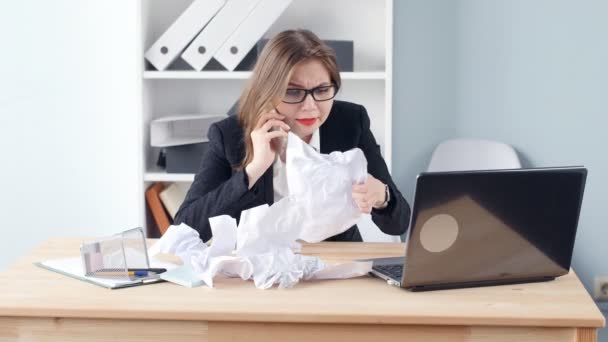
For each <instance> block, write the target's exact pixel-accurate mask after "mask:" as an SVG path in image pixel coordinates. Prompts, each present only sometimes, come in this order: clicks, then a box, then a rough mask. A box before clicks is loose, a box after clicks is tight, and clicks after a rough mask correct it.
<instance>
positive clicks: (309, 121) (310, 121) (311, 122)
mask: <svg viewBox="0 0 608 342" xmlns="http://www.w3.org/2000/svg"><path fill="white" fill-rule="evenodd" d="M296 121H297V122H299V123H301V124H302V125H304V126H312V125H314V124H315V123H316V122H317V118H308V119H296Z"/></svg>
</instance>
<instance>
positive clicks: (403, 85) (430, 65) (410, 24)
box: [392, 0, 458, 203]
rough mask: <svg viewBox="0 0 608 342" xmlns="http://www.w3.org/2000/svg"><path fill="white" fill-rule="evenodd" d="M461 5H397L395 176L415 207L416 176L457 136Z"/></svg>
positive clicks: (437, 1) (431, 0)
mask: <svg viewBox="0 0 608 342" xmlns="http://www.w3.org/2000/svg"><path fill="white" fill-rule="evenodd" d="M457 15H458V2H456V1H453V0H447V1H446V0H424V1H422V0H405V1H395V2H394V49H395V50H394V55H393V69H394V79H393V82H394V83H393V151H394V152H393V168H392V175H393V178H394V179H395V182H396V183H397V184H398V186H399V189H400V190H401V191H402V192H403V195H404V197H405V198H406V199H407V200H408V201H409V203H411V200H412V198H413V192H414V186H415V178H416V175H417V174H418V173H419V172H421V171H424V170H425V169H426V168H427V166H428V162H429V160H430V154H431V152H432V150H433V148H434V147H435V146H436V145H437V144H438V143H439V142H440V141H442V140H443V139H445V137H447V136H450V135H451V134H452V127H454V126H455V125H456V115H455V109H456V107H457V105H456V100H457V99H456V93H455V92H454V89H455V87H456V82H457V78H456V76H457V71H458V68H457V67H458V60H457V59H456V57H457V54H456V51H457V49H458V35H457V31H456V30H455V29H456V28H457V23H458V22H457V19H458V16H457Z"/></svg>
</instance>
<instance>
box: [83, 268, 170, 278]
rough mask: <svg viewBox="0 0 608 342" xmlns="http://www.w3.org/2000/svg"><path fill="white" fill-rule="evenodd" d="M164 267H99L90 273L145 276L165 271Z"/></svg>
mask: <svg viewBox="0 0 608 342" xmlns="http://www.w3.org/2000/svg"><path fill="white" fill-rule="evenodd" d="M166 271H167V270H166V269H164V268H129V269H127V270H126V271H120V270H116V269H112V270H110V269H101V270H97V271H95V272H93V273H92V275H95V276H125V275H127V276H129V277H147V276H151V275H156V274H160V273H163V272H166Z"/></svg>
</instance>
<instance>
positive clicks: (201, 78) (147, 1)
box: [140, 0, 393, 227]
mask: <svg viewBox="0 0 608 342" xmlns="http://www.w3.org/2000/svg"><path fill="white" fill-rule="evenodd" d="M140 1H141V6H140V7H141V14H142V16H141V25H142V48H141V50H142V59H141V60H142V68H141V70H143V72H142V74H141V75H140V78H141V82H142V100H143V106H142V115H141V116H140V117H141V118H142V122H141V132H140V133H141V137H142V148H141V151H142V155H141V161H142V170H141V180H142V184H141V193H142V196H143V193H144V191H145V189H146V188H147V187H148V186H149V185H151V184H152V183H153V182H192V180H193V179H194V175H193V174H170V173H166V172H164V170H161V169H159V168H158V167H156V166H155V161H156V159H157V156H158V153H159V149H157V148H153V147H151V146H150V144H149V142H150V135H149V134H150V129H149V125H150V121H151V120H153V119H155V118H158V117H161V116H167V115H177V114H188V113H201V114H203V113H205V114H224V113H227V112H228V110H229V108H230V107H231V106H232V105H233V104H234V103H235V101H236V100H237V99H238V96H239V95H240V92H241V90H242V89H243V87H244V85H245V81H246V80H247V79H248V78H249V77H250V75H251V72H248V71H238V72H228V71H202V72H197V71H193V70H187V68H183V67H180V65H184V64H185V63H181V64H180V62H179V61H178V62H177V63H175V64H174V65H177V67H175V68H170V70H167V71H155V70H153V68H151V67H150V66H149V65H148V64H147V63H145V61H144V59H143V51H146V49H147V48H148V47H149V46H151V45H152V44H153V43H154V41H155V40H156V39H157V38H158V37H159V36H160V35H161V34H162V33H163V32H164V31H165V30H166V29H167V28H168V27H169V26H170V25H171V23H172V22H173V21H174V20H175V19H177V17H178V16H179V15H180V14H181V13H182V12H183V10H184V9H186V8H187V7H188V5H189V4H190V3H191V2H192V0H171V1H166V0H140ZM362 23H364V25H362ZM293 28H305V29H310V30H311V31H313V32H315V33H316V34H317V35H318V36H319V37H320V38H321V39H327V40H330V39H335V40H352V41H353V42H354V70H355V71H354V72H342V73H341V76H342V79H343V82H342V83H343V84H342V88H341V89H340V93H339V94H338V96H337V99H341V100H346V101H351V102H355V103H360V104H362V105H364V106H365V107H366V109H367V111H368V113H369V115H370V118H371V125H372V132H373V133H374V136H375V137H376V139H377V141H378V143H379V144H380V146H381V149H382V153H383V155H384V158H385V160H386V162H387V164H388V166H389V170H390V167H391V157H392V151H391V139H392V137H391V124H392V73H393V71H392V53H393V1H392V0H358V1H356V2H353V1H352V0H332V1H326V0H293V1H292V3H291V4H290V5H289V7H288V8H287V10H286V11H285V12H284V13H283V14H282V16H281V17H280V18H279V19H278V20H277V21H276V22H275V23H274V24H273V25H272V26H271V27H270V29H269V30H268V32H266V34H265V38H271V37H272V36H274V35H275V34H276V33H278V32H281V31H283V30H286V29H293ZM171 69H183V70H171ZM148 219H149V218H147V217H146V214H145V205H144V206H143V207H142V208H141V221H142V226H144V227H146V226H147V225H146V222H147V220H148Z"/></svg>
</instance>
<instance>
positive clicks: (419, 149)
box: [393, 0, 608, 341]
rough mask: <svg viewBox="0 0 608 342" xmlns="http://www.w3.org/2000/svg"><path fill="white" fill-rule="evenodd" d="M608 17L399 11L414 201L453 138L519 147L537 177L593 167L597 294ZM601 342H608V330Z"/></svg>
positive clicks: (580, 264)
mask: <svg viewBox="0 0 608 342" xmlns="http://www.w3.org/2000/svg"><path fill="white" fill-rule="evenodd" d="M446 9H447V10H446ZM607 13H608V2H606V1H604V0H581V1H569V0H534V1H530V0H509V1H506V0H505V1H498V0H496V1H488V0H460V1H452V0H433V1H425V0H407V1H403V2H401V1H397V2H396V3H395V55H394V60H395V87H394V99H395V100H394V101H395V102H394V110H395V113H394V123H395V125H394V127H393V137H394V138H393V139H394V141H393V143H394V146H393V150H394V151H399V152H396V153H395V154H394V165H395V167H394V169H393V173H394V175H395V178H396V179H397V181H398V185H399V186H400V188H401V189H403V190H404V191H405V192H407V195H408V198H411V196H412V191H413V186H412V185H413V179H414V177H415V174H416V173H417V171H418V170H420V169H422V168H423V166H424V163H425V162H426V161H428V159H429V158H430V148H431V147H432V146H433V145H434V144H435V143H436V142H438V141H441V140H443V139H447V138H451V137H477V138H486V139H496V140H500V141H504V142H507V143H509V144H511V145H513V146H514V147H515V148H516V149H517V151H518V152H519V154H520V156H521V157H522V161H523V163H524V165H526V166H551V165H573V164H584V165H585V166H587V167H588V168H589V177H588V181H587V188H586V190H585V199H584V203H583V208H582V213H581V219H580V225H579V231H578V235H577V241H576V247H575V252H574V267H575V269H576V272H577V274H578V275H579V277H580V278H581V280H582V281H583V283H584V285H585V286H586V288H587V289H588V290H589V291H590V292H591V291H592V287H593V278H594V277H595V276H596V275H608V263H607V262H606V260H608V252H607V251H608V249H607V248H606V246H605V244H606V230H605V229H604V226H605V223H604V222H607V221H608V211H607V210H605V205H604V202H605V199H604V197H605V196H606V194H607V193H608V158H606V152H605V151H604V150H605V148H604V147H603V146H604V145H605V144H606V143H605V142H604V141H602V140H603V139H602V138H603V137H605V136H606V133H605V131H606V127H607V126H608V101H607V100H606V91H607V89H608V40H607V39H606V36H607V35H608V20H606V14H607ZM425 39H429V40H433V41H432V42H425V43H424V44H422V43H421V41H422V40H425ZM437 51H441V56H442V57H438V56H437ZM416 91H420V93H417V92H416ZM429 121H430V122H431V123H432V124H429ZM452 127H453V128H452ZM402 132H405V133H402ZM601 306H602V307H606V306H608V305H604V304H601ZM600 341H608V331H606V329H604V330H602V331H601V332H600Z"/></svg>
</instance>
